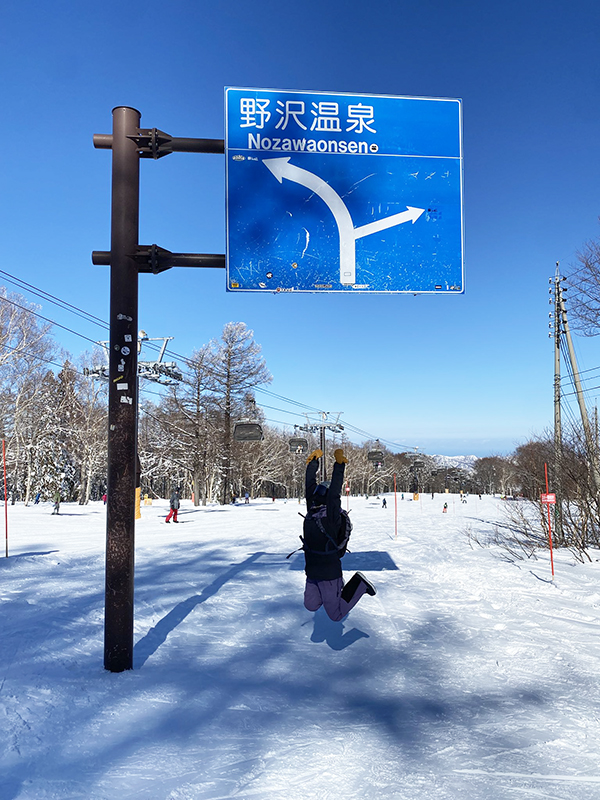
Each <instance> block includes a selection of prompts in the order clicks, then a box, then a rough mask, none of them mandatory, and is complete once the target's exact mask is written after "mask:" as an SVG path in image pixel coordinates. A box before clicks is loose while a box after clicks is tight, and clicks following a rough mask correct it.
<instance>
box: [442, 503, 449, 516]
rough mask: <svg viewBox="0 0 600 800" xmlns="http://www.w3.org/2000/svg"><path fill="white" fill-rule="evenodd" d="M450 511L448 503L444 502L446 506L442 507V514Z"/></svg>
mask: <svg viewBox="0 0 600 800" xmlns="http://www.w3.org/2000/svg"><path fill="white" fill-rule="evenodd" d="M447 511H448V503H444V507H443V509H442V514H445V513H446V512H447Z"/></svg>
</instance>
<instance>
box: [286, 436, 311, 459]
mask: <svg viewBox="0 0 600 800" xmlns="http://www.w3.org/2000/svg"><path fill="white" fill-rule="evenodd" d="M290 453H296V454H297V455H299V456H301V455H303V454H304V453H308V441H307V440H306V439H290Z"/></svg>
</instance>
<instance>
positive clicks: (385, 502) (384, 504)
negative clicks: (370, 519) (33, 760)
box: [381, 497, 387, 508]
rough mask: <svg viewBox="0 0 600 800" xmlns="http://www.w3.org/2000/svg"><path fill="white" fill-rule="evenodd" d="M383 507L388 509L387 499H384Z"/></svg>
mask: <svg viewBox="0 0 600 800" xmlns="http://www.w3.org/2000/svg"><path fill="white" fill-rule="evenodd" d="M381 507H382V508H387V500H386V499H385V497H384V498H383V503H382V504H381Z"/></svg>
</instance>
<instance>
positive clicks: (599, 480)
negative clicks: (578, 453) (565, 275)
mask: <svg viewBox="0 0 600 800" xmlns="http://www.w3.org/2000/svg"><path fill="white" fill-rule="evenodd" d="M557 266H558V265H557ZM564 291H565V290H564V289H563V288H562V287H561V286H560V282H559V283H558V289H557V294H558V305H559V314H560V325H561V326H562V330H563V331H564V334H565V339H566V342H567V350H568V354H569V361H570V362H571V371H572V373H573V382H574V384H575V393H576V395H577V402H578V404H579V412H580V414H581V424H582V425H583V434H584V437H585V445H586V450H587V454H588V466H589V470H590V477H591V483H592V488H593V491H594V496H595V499H596V502H600V470H599V469H598V455H597V453H596V442H595V440H594V437H593V436H592V429H591V426H590V421H589V418H588V413H587V408H586V405H585V398H584V396H583V387H582V385H581V379H580V377H579V369H578V367H577V358H576V356H575V348H574V347H573V340H572V338H571V330H570V328H569V322H568V319H567V309H566V306H565V301H564V298H563V292H564Z"/></svg>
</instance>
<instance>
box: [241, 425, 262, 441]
mask: <svg viewBox="0 0 600 800" xmlns="http://www.w3.org/2000/svg"><path fill="white" fill-rule="evenodd" d="M233 438H234V441H236V442H261V441H262V440H263V439H264V434H263V429H262V426H261V425H259V424H258V422H236V423H235V425H234V426H233Z"/></svg>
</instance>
